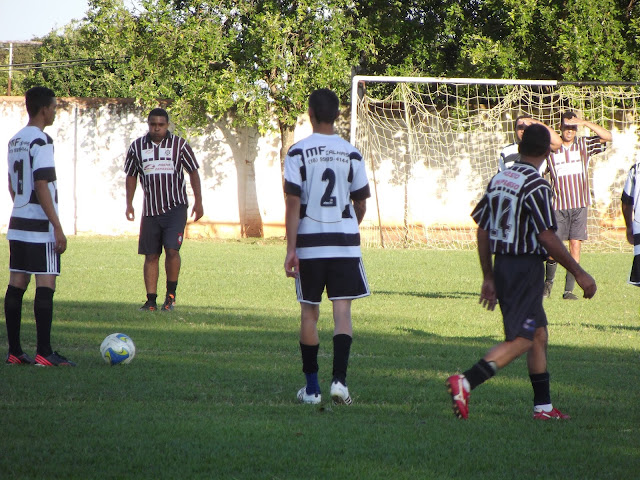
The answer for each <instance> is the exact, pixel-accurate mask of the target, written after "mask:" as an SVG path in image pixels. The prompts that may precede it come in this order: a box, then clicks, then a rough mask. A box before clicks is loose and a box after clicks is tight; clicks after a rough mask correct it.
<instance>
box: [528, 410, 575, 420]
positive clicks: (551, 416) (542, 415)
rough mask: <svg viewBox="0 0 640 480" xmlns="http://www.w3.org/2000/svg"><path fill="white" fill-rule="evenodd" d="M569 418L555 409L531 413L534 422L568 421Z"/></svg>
mask: <svg viewBox="0 0 640 480" xmlns="http://www.w3.org/2000/svg"><path fill="white" fill-rule="evenodd" d="M570 418H571V417H570V416H569V415H565V414H564V413H562V412H561V411H560V410H558V409H557V408H555V407H554V408H553V409H552V410H551V411H550V412H543V411H541V410H540V411H535V410H534V411H533V419H534V420H569V419H570Z"/></svg>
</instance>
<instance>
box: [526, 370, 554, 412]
mask: <svg viewBox="0 0 640 480" xmlns="http://www.w3.org/2000/svg"><path fill="white" fill-rule="evenodd" d="M529 379H530V380H531V386H532V387H533V405H534V406H535V405H549V404H550V403H551V393H550V388H549V372H544V373H534V374H532V375H529Z"/></svg>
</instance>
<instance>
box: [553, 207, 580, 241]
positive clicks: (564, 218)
mask: <svg viewBox="0 0 640 480" xmlns="http://www.w3.org/2000/svg"><path fill="white" fill-rule="evenodd" d="M553 213H554V214H555V216H556V223H557V224H558V230H557V231H556V235H558V238H559V239H560V240H586V239H587V209H586V208H571V209H569V210H555V211H554V212H553Z"/></svg>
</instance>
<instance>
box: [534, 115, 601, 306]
mask: <svg viewBox="0 0 640 480" xmlns="http://www.w3.org/2000/svg"><path fill="white" fill-rule="evenodd" d="M581 125H582V126H585V127H587V128H588V129H590V130H592V131H593V132H594V133H595V135H593V136H590V137H579V136H577V131H578V127H579V126H581ZM560 132H561V134H560V136H561V138H562V146H561V147H560V148H559V149H557V150H555V151H554V152H553V153H552V154H551V155H549V158H548V159H547V166H548V171H549V175H550V177H551V186H552V187H553V193H554V196H553V208H554V213H555V216H556V221H557V222H558V231H557V234H558V237H560V239H561V240H563V241H566V240H568V241H569V251H570V252H571V256H572V257H573V258H574V259H575V261H576V262H578V263H579V262H580V248H581V246H582V241H583V240H586V239H587V214H588V210H587V209H588V207H589V205H590V203H591V192H590V190H589V162H590V161H591V157H592V156H593V155H597V154H598V153H601V152H604V150H605V149H606V142H610V141H611V132H609V130H607V129H605V128H603V127H601V126H600V125H596V124H595V123H592V122H588V121H587V120H583V119H581V118H580V117H578V116H577V115H576V114H575V112H564V113H563V114H562V116H561V119H560ZM557 267H558V264H557V263H556V261H555V260H554V259H553V258H549V259H548V260H547V269H546V278H545V284H544V291H543V296H544V297H545V298H548V297H550V296H551V288H552V287H553V282H554V280H555V276H556V269H557ZM575 283H576V282H575V278H574V277H573V275H571V273H570V272H567V275H566V278H565V286H564V292H563V294H562V298H563V299H565V300H577V299H578V297H577V296H576V295H575V294H574V293H573V288H574V286H575Z"/></svg>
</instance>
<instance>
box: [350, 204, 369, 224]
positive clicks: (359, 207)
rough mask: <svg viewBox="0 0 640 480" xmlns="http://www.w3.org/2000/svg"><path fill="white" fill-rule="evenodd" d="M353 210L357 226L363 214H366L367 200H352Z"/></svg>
mask: <svg viewBox="0 0 640 480" xmlns="http://www.w3.org/2000/svg"><path fill="white" fill-rule="evenodd" d="M353 210H354V211H355V213H356V218H357V219H358V225H360V224H361V223H362V219H363V218H364V214H365V213H367V199H366V198H364V199H362V200H353Z"/></svg>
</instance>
